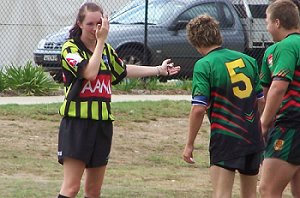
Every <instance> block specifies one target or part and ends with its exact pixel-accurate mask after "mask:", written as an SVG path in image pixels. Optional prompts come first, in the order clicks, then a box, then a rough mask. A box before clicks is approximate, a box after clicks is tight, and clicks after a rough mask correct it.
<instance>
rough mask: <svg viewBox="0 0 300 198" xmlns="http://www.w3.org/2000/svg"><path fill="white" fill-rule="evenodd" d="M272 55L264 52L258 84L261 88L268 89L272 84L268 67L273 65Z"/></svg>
mask: <svg viewBox="0 0 300 198" xmlns="http://www.w3.org/2000/svg"><path fill="white" fill-rule="evenodd" d="M272 62H273V54H267V52H265V54H264V57H263V60H262V64H261V71H260V82H261V85H262V86H263V87H270V85H271V82H272V78H271V77H272V74H271V71H270V68H269V65H271V64H273V63H272Z"/></svg>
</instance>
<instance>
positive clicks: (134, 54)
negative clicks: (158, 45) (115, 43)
mask: <svg viewBox="0 0 300 198" xmlns="http://www.w3.org/2000/svg"><path fill="white" fill-rule="evenodd" d="M118 55H119V57H120V58H121V59H122V60H123V61H124V63H125V64H132V65H143V64H144V61H143V51H139V50H136V49H132V48H127V49H122V50H120V52H119V53H118Z"/></svg>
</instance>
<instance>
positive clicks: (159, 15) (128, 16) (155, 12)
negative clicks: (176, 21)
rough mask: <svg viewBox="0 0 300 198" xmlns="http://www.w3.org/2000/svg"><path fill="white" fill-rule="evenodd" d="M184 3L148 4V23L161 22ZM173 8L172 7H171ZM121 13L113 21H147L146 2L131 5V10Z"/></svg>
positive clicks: (129, 22) (128, 22)
mask: <svg viewBox="0 0 300 198" xmlns="http://www.w3.org/2000/svg"><path fill="white" fill-rule="evenodd" d="M183 6H184V4H180V3H176V2H172V1H170V2H167V3H165V2H155V1H154V2H151V3H149V5H148V23H149V24H160V23H162V22H163V21H165V20H166V19H168V18H169V17H170V16H172V14H173V13H175V12H176V11H177V10H178V9H181V8H182V7H183ZM170 8H172V9H170ZM122 12H123V13H121V14H115V15H114V16H115V17H114V18H113V19H112V20H111V23H121V24H139V23H144V22H145V4H144V3H142V4H139V5H138V6H135V7H131V8H130V9H129V10H127V11H124V10H122Z"/></svg>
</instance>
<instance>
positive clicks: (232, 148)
mask: <svg viewBox="0 0 300 198" xmlns="http://www.w3.org/2000/svg"><path fill="white" fill-rule="evenodd" d="M262 97H263V93H262V87H261V85H260V80H259V74H258V66H257V63H256V60H255V59H253V58H252V57H249V56H247V55H245V54H242V53H240V52H236V51H232V50H229V49H224V48H217V49H215V50H213V51H211V52H210V53H209V54H207V55H206V56H204V57H203V58H201V59H200V60H198V61H197V62H196V64H195V67H194V73H193V85H192V104H193V105H205V106H207V107H208V112H207V115H208V117H209V120H210V123H211V136H210V146H209V150H210V155H211V163H216V162H219V161H223V160H229V159H234V158H237V157H241V156H244V155H247V154H250V153H254V152H259V151H262V150H263V148H264V144H263V139H262V135H261V126H260V119H259V112H258V108H257V99H259V98H262Z"/></svg>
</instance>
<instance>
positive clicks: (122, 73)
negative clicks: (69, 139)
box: [59, 39, 127, 120]
mask: <svg viewBox="0 0 300 198" xmlns="http://www.w3.org/2000/svg"><path fill="white" fill-rule="evenodd" d="M61 55H62V71H63V80H64V85H65V99H64V102H63V104H62V105H61V107H60V110H59V113H60V115H62V116H68V117H77V118H83V119H93V120H114V118H113V116H112V114H111V109H110V102H111V94H112V85H113V84H117V83H119V82H120V81H121V80H122V79H123V78H125V77H126V75H127V73H126V66H125V64H124V63H123V61H122V60H121V59H120V58H118V56H117V54H116V52H115V51H114V49H113V48H112V47H111V46H110V45H109V44H105V47H104V50H103V53H102V54H99V56H102V61H101V65H100V69H99V72H98V75H97V77H96V79H95V80H93V81H89V80H86V79H84V78H83V76H82V71H83V69H84V67H85V66H86V65H87V64H88V62H89V59H90V58H91V56H92V52H91V51H90V50H88V49H87V48H86V47H85V46H84V44H83V43H82V42H81V40H80V39H69V40H67V41H66V42H65V43H64V45H63V47H62V54H61Z"/></svg>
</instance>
